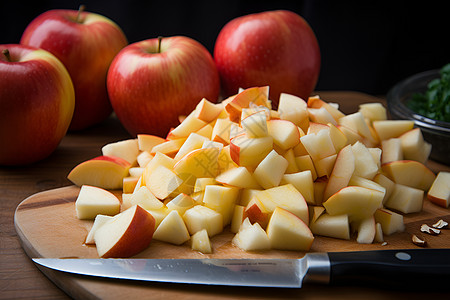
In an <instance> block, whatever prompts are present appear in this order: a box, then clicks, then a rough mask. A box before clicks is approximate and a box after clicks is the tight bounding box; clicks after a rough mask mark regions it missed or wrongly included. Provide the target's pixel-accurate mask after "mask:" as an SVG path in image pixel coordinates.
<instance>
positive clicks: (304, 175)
mask: <svg viewBox="0 0 450 300" xmlns="http://www.w3.org/2000/svg"><path fill="white" fill-rule="evenodd" d="M288 183H290V184H292V185H293V186H294V187H295V188H296V189H297V190H298V191H299V192H300V193H301V194H302V195H303V197H304V198H305V201H306V203H308V204H311V205H314V204H316V203H315V201H314V181H313V178H312V173H311V171H310V170H306V171H302V172H297V173H291V174H284V175H283V177H282V178H281V182H280V184H281V185H285V184H288Z"/></svg>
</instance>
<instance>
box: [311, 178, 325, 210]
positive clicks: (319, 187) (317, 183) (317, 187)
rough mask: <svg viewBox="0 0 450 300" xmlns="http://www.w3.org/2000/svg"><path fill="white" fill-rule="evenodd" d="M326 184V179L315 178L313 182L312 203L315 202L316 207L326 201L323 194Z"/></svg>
mask: <svg viewBox="0 0 450 300" xmlns="http://www.w3.org/2000/svg"><path fill="white" fill-rule="evenodd" d="M327 184H328V178H327V177H325V176H324V177H317V178H316V180H314V201H315V202H316V205H321V204H322V202H324V201H326V200H327V199H325V198H324V194H325V188H326V187H327Z"/></svg>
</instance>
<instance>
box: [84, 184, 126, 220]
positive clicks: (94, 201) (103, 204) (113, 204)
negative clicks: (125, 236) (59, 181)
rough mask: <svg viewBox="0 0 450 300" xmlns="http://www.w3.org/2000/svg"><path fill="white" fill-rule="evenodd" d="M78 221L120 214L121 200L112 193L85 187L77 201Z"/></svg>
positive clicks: (93, 187)
mask: <svg viewBox="0 0 450 300" xmlns="http://www.w3.org/2000/svg"><path fill="white" fill-rule="evenodd" d="M75 210H76V213H77V218H78V219H88V220H93V219H94V218H95V216H97V215H99V214H101V215H116V214H118V213H119V212H120V200H119V199H118V198H117V197H116V196H115V195H114V194H113V193H111V192H110V191H107V190H105V189H102V188H99V187H95V186H89V185H83V186H82V187H81V189H80V192H79V194H78V197H77V200H76V201H75Z"/></svg>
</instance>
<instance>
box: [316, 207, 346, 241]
mask: <svg viewBox="0 0 450 300" xmlns="http://www.w3.org/2000/svg"><path fill="white" fill-rule="evenodd" d="M309 228H311V231H312V233H314V234H316V235H321V236H327V237H331V238H337V239H343V240H349V239H350V225H349V221H348V216H347V215H346V214H343V215H335V216H331V215H329V214H328V213H324V214H322V215H321V216H320V217H319V218H318V219H317V220H316V221H315V222H312V223H311V224H310V225H309Z"/></svg>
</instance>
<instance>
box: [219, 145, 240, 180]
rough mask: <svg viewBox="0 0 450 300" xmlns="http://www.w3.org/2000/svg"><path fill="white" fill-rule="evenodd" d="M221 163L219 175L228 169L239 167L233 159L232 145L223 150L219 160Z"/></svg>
mask: <svg viewBox="0 0 450 300" xmlns="http://www.w3.org/2000/svg"><path fill="white" fill-rule="evenodd" d="M217 160H218V163H219V173H222V172H225V171H226V170H228V169H231V168H236V167H239V166H238V165H237V164H236V163H235V162H234V161H233V159H232V158H231V153H230V145H226V146H224V147H223V148H222V150H221V151H220V153H219V158H218V159H217Z"/></svg>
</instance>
